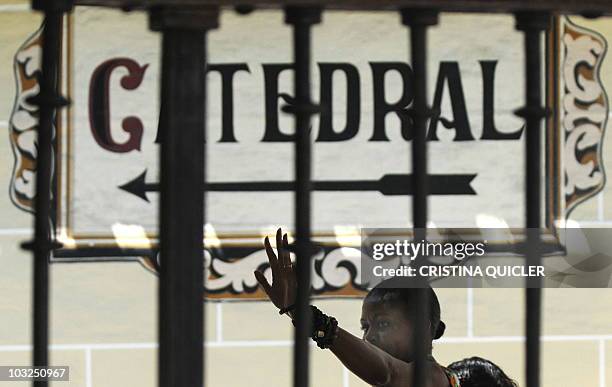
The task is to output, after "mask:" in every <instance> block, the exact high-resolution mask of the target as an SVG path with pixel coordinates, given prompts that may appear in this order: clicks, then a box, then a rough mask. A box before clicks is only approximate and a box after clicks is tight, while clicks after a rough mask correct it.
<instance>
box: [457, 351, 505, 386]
mask: <svg viewBox="0 0 612 387" xmlns="http://www.w3.org/2000/svg"><path fill="white" fill-rule="evenodd" d="M448 368H450V369H451V370H452V371H454V372H455V373H456V374H457V377H458V378H459V383H460V384H461V387H517V384H516V382H515V381H514V380H512V379H510V378H509V377H508V375H506V374H505V373H504V371H502V369H501V368H499V367H498V366H497V365H495V363H493V362H492V361H489V360H487V359H483V358H481V357H477V356H474V357H470V358H469V359H463V360H460V361H456V362H454V363H452V364H450V365H449V366H448Z"/></svg>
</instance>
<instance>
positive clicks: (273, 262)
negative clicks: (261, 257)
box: [264, 237, 278, 275]
mask: <svg viewBox="0 0 612 387" xmlns="http://www.w3.org/2000/svg"><path fill="white" fill-rule="evenodd" d="M264 246H265V247H266V254H268V261H269V262H270V267H271V268H272V275H274V274H275V273H276V272H277V269H278V258H277V257H276V254H274V249H272V246H270V239H268V237H265V238H264Z"/></svg>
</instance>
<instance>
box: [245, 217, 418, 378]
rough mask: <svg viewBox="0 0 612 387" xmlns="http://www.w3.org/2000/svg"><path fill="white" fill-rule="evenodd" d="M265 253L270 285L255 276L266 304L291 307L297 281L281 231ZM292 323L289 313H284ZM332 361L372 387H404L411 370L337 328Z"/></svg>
mask: <svg viewBox="0 0 612 387" xmlns="http://www.w3.org/2000/svg"><path fill="white" fill-rule="evenodd" d="M264 245H265V248H266V253H267V255H268V259H269V261H270V268H271V269H272V284H270V283H269V282H268V280H267V279H266V278H265V277H264V275H263V273H262V272H261V271H256V272H255V277H256V278H257V281H258V282H259V284H260V285H261V287H262V288H263V289H264V291H265V292H266V294H267V295H268V297H269V298H270V300H271V301H272V302H273V303H274V305H276V307H277V308H279V309H285V308H287V307H288V306H292V305H293V304H294V302H295V292H296V287H297V281H296V276H295V268H294V267H293V264H292V262H291V259H290V256H289V248H288V242H287V235H284V236H283V234H282V230H281V229H278V231H277V232H276V248H277V251H278V255H277V254H275V253H274V250H273V248H272V246H271V245H270V241H269V240H268V238H266V239H265V240H264ZM287 314H288V315H289V317H291V318H292V319H293V318H294V315H293V313H292V311H289V312H288V313H287ZM330 349H331V351H332V352H333V353H334V355H336V357H337V358H338V359H339V360H340V361H341V362H342V363H343V364H344V365H345V366H346V367H347V368H348V369H349V370H351V371H352V372H353V373H354V374H355V375H357V376H358V377H359V378H361V379H362V380H364V381H365V382H366V383H368V384H370V385H373V386H393V385H395V384H396V383H397V381H402V383H401V384H402V385H403V386H406V385H409V384H406V383H410V382H408V381H410V380H412V366H411V364H409V363H406V362H404V361H401V360H399V359H396V358H394V357H393V356H391V355H389V354H388V353H386V352H385V351H383V350H381V349H380V348H378V347H376V346H374V345H372V344H370V343H368V342H367V341H365V340H362V339H360V338H358V337H356V336H354V335H352V334H350V333H349V332H347V331H345V330H344V329H342V328H340V327H338V335H337V337H336V338H335V340H334V341H333V344H332V345H331V347H330Z"/></svg>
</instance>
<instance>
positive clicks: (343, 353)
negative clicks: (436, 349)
mask: <svg viewBox="0 0 612 387" xmlns="http://www.w3.org/2000/svg"><path fill="white" fill-rule="evenodd" d="M330 350H331V351H332V352H333V354H334V355H336V357H337V358H338V359H339V360H340V361H341V362H342V364H344V365H345V366H346V368H348V369H349V370H350V371H351V372H353V373H354V374H355V375H357V376H358V377H359V378H360V379H361V380H363V381H364V382H366V383H368V384H370V385H372V386H391V385H395V384H396V383H395V382H396V381H397V380H405V381H409V380H412V365H411V364H410V363H406V362H403V361H401V360H399V359H396V358H394V357H393V356H391V355H389V354H388V353H386V352H385V351H383V350H381V349H380V348H378V347H376V346H374V345H372V344H370V343H368V342H367V341H365V340H362V339H360V338H358V337H356V336H354V335H352V334H351V333H349V332H347V331H345V330H344V329H342V328H340V327H338V337H336V339H335V340H334V342H333V344H332V346H331V347H330Z"/></svg>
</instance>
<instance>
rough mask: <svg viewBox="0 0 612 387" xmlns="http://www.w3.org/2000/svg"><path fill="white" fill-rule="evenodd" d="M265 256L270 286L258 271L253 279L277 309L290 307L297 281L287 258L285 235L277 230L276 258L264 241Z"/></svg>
mask: <svg viewBox="0 0 612 387" xmlns="http://www.w3.org/2000/svg"><path fill="white" fill-rule="evenodd" d="M264 245H265V247H266V254H268V260H269V261H270V268H271V269H272V285H270V284H269V283H268V280H267V279H266V277H265V276H264V274H263V273H262V272H261V271H260V270H256V271H255V278H256V279H257V282H259V284H260V285H261V287H262V288H263V290H264V291H265V292H266V294H267V295H268V298H270V301H272V302H273V303H274V305H276V307H277V308H279V309H283V308H286V307H288V306H291V305H293V304H294V302H295V294H296V290H297V280H296V276H295V268H294V266H293V263H292V262H291V257H290V256H289V243H288V242H287V234H285V235H283V233H282V230H281V229H280V228H279V229H278V230H277V231H276V250H277V251H278V256H277V255H276V254H275V253H274V249H272V246H270V240H269V239H268V237H266V238H265V239H264Z"/></svg>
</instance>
